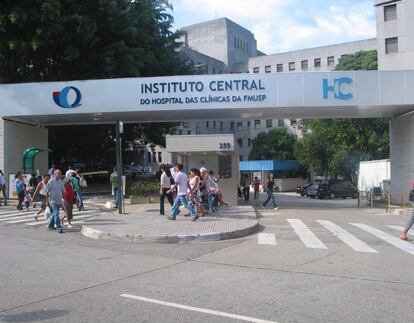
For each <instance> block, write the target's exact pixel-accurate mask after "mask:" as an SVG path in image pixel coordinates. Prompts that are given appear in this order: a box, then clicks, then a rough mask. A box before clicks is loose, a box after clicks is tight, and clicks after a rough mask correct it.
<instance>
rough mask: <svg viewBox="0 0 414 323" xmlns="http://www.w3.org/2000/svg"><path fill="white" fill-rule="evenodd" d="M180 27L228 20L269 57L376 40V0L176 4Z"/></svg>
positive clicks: (181, 0)
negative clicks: (247, 32) (252, 36)
mask: <svg viewBox="0 0 414 323" xmlns="http://www.w3.org/2000/svg"><path fill="white" fill-rule="evenodd" d="M170 3H171V4H172V5H173V7H174V11H173V16H174V19H175V24H174V27H175V28H179V27H182V26H186V25H191V24H195V23H199V22H202V21H207V20H211V19H215V18H220V17H228V18H229V19H231V20H233V21H235V22H236V23H238V24H240V25H242V26H243V27H245V28H247V29H249V30H251V31H252V32H253V33H254V34H255V37H256V39H257V44H258V49H259V50H262V51H264V52H265V53H266V54H273V53H278V52H285V51H290V50H295V49H302V48H309V47H316V46H322V45H329V44H335V43H339V42H346V41H352V40H360V39H366V38H373V37H375V35H376V25H375V24H376V23H375V9H374V0H330V1H328V0H170Z"/></svg>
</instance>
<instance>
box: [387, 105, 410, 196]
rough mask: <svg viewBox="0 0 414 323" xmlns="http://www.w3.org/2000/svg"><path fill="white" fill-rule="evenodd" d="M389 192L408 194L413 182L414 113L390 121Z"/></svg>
mask: <svg viewBox="0 0 414 323" xmlns="http://www.w3.org/2000/svg"><path fill="white" fill-rule="evenodd" d="M390 155H391V191H392V192H404V199H405V200H406V201H408V192H409V191H410V188H411V185H412V183H413V181H414V111H413V112H412V113H410V114H406V115H404V116H401V117H397V118H394V119H392V120H391V121H390Z"/></svg>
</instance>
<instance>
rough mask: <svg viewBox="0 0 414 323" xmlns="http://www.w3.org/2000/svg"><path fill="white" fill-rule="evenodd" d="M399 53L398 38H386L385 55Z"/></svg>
mask: <svg viewBox="0 0 414 323" xmlns="http://www.w3.org/2000/svg"><path fill="white" fill-rule="evenodd" d="M397 52H398V37H391V38H385V54H390V53H397Z"/></svg>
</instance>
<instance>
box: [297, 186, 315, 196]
mask: <svg viewBox="0 0 414 323" xmlns="http://www.w3.org/2000/svg"><path fill="white" fill-rule="evenodd" d="M312 185H313V184H312V183H309V184H306V185H304V186H298V187H296V193H298V194H300V195H301V196H307V194H308V192H307V191H308V188H309V187H311V186H312Z"/></svg>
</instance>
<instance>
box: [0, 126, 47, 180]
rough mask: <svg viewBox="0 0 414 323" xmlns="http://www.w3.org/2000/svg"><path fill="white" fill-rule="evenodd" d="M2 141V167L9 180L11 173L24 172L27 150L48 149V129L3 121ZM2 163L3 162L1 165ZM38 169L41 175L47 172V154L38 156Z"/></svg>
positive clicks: (0, 134)
mask: <svg viewBox="0 0 414 323" xmlns="http://www.w3.org/2000/svg"><path fill="white" fill-rule="evenodd" d="M2 128H3V131H2ZM0 140H1V141H0V167H2V168H4V171H5V173H6V174H7V178H8V174H9V173H16V172H18V171H22V155H23V152H24V151H25V150H26V149H27V148H29V147H39V148H48V142H49V139H48V129H45V128H39V127H33V126H29V125H25V124H21V123H16V122H11V121H3V120H2V121H1V122H0ZM1 161H3V162H2V163H1ZM36 169H39V171H40V173H41V174H44V173H46V172H47V170H48V154H47V153H39V154H38V155H37V157H36V159H35V170H36Z"/></svg>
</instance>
